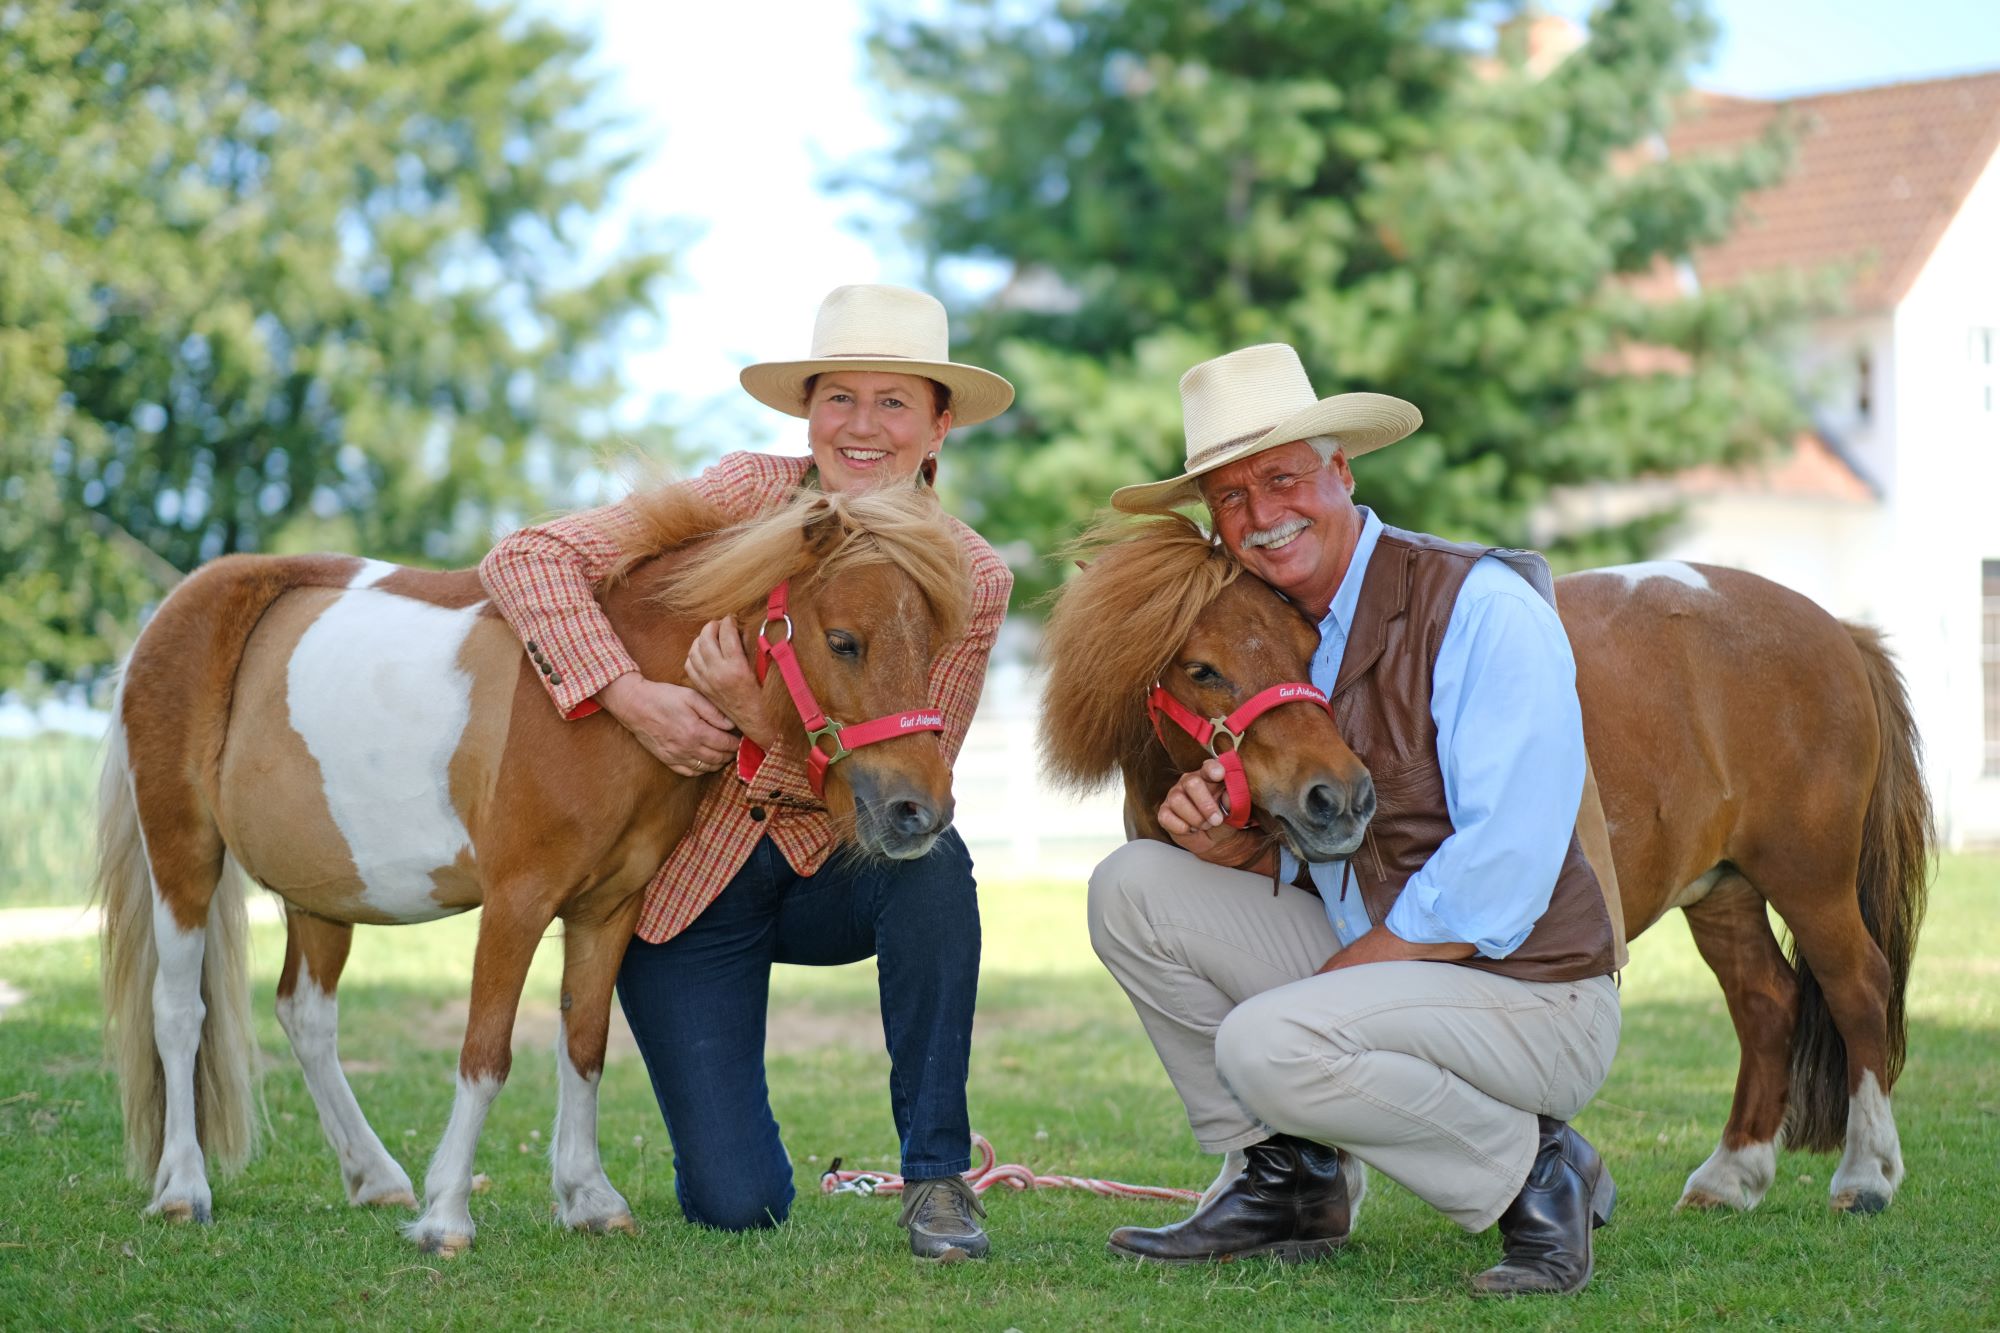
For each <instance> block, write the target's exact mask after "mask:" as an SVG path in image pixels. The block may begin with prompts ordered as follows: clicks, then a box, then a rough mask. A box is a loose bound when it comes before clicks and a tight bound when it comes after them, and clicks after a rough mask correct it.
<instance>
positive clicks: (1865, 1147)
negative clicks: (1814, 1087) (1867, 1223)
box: [1829, 1069, 1903, 1213]
mask: <svg viewBox="0 0 2000 1333" xmlns="http://www.w3.org/2000/svg"><path fill="white" fill-rule="evenodd" d="M1902 1183H1903V1145H1902V1142H1901V1140H1900V1139H1898V1138H1897V1135H1896V1113H1895V1111H1894V1110H1893V1109H1892V1108H1891V1107H1890V1105H1889V1097H1888V1094H1887V1093H1885V1092H1883V1091H1882V1085H1881V1084H1880V1083H1879V1082H1877V1081H1876V1079H1875V1071H1874V1070H1872V1069H1871V1070H1869V1071H1867V1072H1866V1073H1864V1074H1862V1076H1861V1086H1860V1087H1859V1088H1856V1089H1855V1090H1854V1096H1853V1097H1851V1098H1849V1099H1848V1102H1847V1150H1846V1151H1845V1152H1843V1153H1841V1155H1840V1166H1839V1167H1838V1168H1837V1169H1836V1170H1835V1171H1834V1173H1833V1183H1832V1185H1831V1186H1830V1187H1829V1194H1830V1202H1831V1203H1832V1205H1833V1206H1834V1207H1835V1208H1838V1209H1840V1210H1841V1211H1842V1212H1851V1213H1879V1212H1881V1211H1882V1210H1883V1209H1884V1208H1887V1207H1888V1206H1889V1201H1890V1200H1892V1199H1894V1198H1895V1197H1896V1187H1897V1186H1898V1185H1900V1184H1902Z"/></svg>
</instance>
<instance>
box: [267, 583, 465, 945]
mask: <svg viewBox="0 0 2000 1333" xmlns="http://www.w3.org/2000/svg"><path fill="white" fill-rule="evenodd" d="M478 619H479V614H478V611H477V610H476V609H474V608H470V607H466V608H460V609H458V610H450V609H448V608H445V607H441V606H433V605H431V604H430V603H428V602H420V601H417V600H415V599H414V598H409V597H397V596H393V595H388V594H384V593H379V592H367V591H363V592H348V593H344V594H342V595H341V596H340V597H339V598H337V599H336V600H335V601H334V602H333V604H332V605H330V606H329V607H327V609H326V610H325V612H323V613H322V614H321V615H320V617H319V618H318V619H317V620H315V621H314V622H313V623H312V625H311V626H310V627H308V628H307V630H306V632H305V633H304V634H303V635H301V636H300V637H299V642H298V646H297V647H296V648H295V649H293V651H292V660H291V662H290V664H289V665H288V667H287V671H286V681H285V684H286V703H287V706H288V707H289V709H290V712H291V722H292V727H293V729H294V730H296V731H297V732H298V733H299V735H300V737H301V738H303V739H304V741H305V743H306V749H307V750H309V751H310V752H311V753H312V757H313V758H314V759H316V760H317V761H318V762H319V769H320V779H321V782H322V783H323V784H324V787H325V791H326V804H327V809H328V810H329V812H331V814H332V815H333V822H334V824H335V826H336V827H338V828H339V830H340V833H341V836H342V837H343V838H345V839H346V841H347V848H348V851H349V853H350V854H351V855H352V856H353V858H354V868H355V871H356V872H357V873H358V874H359V875H360V877H361V882H362V885H363V887H364V892H363V894H362V897H363V899H364V900H365V901H366V902H367V903H368V905H369V906H371V907H373V908H375V909H376V910H377V911H379V912H381V913H382V914H383V915H385V916H387V917H389V918H391V919H393V920H396V921H431V920H435V919H436V918H438V917H441V916H448V915H450V911H449V909H447V908H445V907H443V906H441V905H440V904H439V903H438V901H437V899H436V898H434V897H433V896H432V893H431V891H432V889H433V888H434V887H435V885H434V883H433V881H432V879H431V872H432V871H435V870H441V869H444V868H446V867H448V866H450V865H451V864H452V863H453V862H454V861H455V860H457V858H458V854H459V853H460V852H461V851H463V850H464V849H465V848H466V847H467V846H468V845H470V843H471V836H470V835H469V834H468V833H467V832H466V830H465V822H464V820H463V819H461V818H460V817H459V813H458V810H457V808H456V807H455V806H453V805H452V803H451V759H452V755H453V754H454V753H455V752H456V751H457V749H458V744H459V739H460V737H461V736H462V735H463V733H464V731H465V724H466V720H467V718H468V717H469V716H470V715H471V710H472V677H471V676H470V675H469V674H468V673H467V672H465V671H464V670H463V669H461V668H460V666H459V665H458V654H459V649H460V647H461V646H462V645H463V644H464V642H465V638H466V636H467V635H468V634H470V633H471V632H472V627H473V626H474V625H475V624H476V623H477V622H478Z"/></svg>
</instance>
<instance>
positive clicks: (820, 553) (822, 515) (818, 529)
mask: <svg viewBox="0 0 2000 1333" xmlns="http://www.w3.org/2000/svg"><path fill="white" fill-rule="evenodd" d="M802 533H803V535H804V537H805V542H806V549H807V550H808V551H810V552H812V553H813V555H814V556H815V557H818V558H823V557H825V556H826V555H828V554H829V553H830V552H831V551H832V550H833V548H834V547H836V546H838V545H839V544H840V538H841V521H840V512H839V510H838V509H836V508H835V507H834V503H833V501H832V500H830V499H828V498H827V497H826V496H823V495H822V496H821V497H820V498H819V499H817V500H814V501H813V502H812V503H811V504H809V505H807V506H806V513H805V524H804V526H803V529H802Z"/></svg>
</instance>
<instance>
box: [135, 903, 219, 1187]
mask: <svg viewBox="0 0 2000 1333" xmlns="http://www.w3.org/2000/svg"><path fill="white" fill-rule="evenodd" d="M206 934H207V932H205V931H203V930H201V929H199V928H197V929H194V930H182V929H181V928H180V926H179V925H178V924H177V923H176V922H175V921H174V914H173V913H172V912H171V911H169V910H168V909H167V905H166V904H165V903H164V902H162V901H161V899H160V889H159V885H158V884H155V885H154V886H153V944H154V947H155V948H156V949H157V950H158V951H159V957H160V966H159V971H157V972H155V973H154V974H153V1044H154V1046H155V1047H156V1048H157V1049H158V1050H159V1052H160V1069H161V1073H162V1076H163V1079H164V1090H165V1093H166V1124H165V1126H164V1127H163V1130H162V1135H161V1142H160V1166H159V1170H157V1171H155V1172H154V1173H153V1201H152V1203H150V1204H148V1205H147V1207H146V1211H147V1212H148V1213H154V1214H158V1215H160V1216H163V1217H171V1218H174V1219H176V1220H178V1221H183V1222H186V1221H194V1222H206V1221H208V1218H209V1209H210V1206H211V1204H212V1202H213V1200H212V1199H211V1198H210V1195H209V1192H208V1170H207V1163H206V1162H204V1161H203V1159H202V1153H201V1141H200V1138H199V1136H198V1133H197V1131H196V1127H195V1111H194V1057H195V1049H196V1047H197V1046H198V1045H199V1044H200V1042H201V1023H202V1019H203V1018H205V1017H206V1016H207V1014H208V1006H207V1005H205V1004H203V1003H202V999H201V960H202V950H203V943H204V940H205V936H206Z"/></svg>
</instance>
